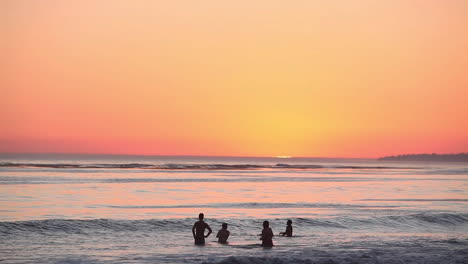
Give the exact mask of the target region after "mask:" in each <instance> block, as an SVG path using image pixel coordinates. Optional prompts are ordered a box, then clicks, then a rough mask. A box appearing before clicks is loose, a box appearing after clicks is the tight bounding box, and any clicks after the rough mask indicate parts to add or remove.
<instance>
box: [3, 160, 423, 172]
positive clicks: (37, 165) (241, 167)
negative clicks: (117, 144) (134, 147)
mask: <svg viewBox="0 0 468 264" xmlns="http://www.w3.org/2000/svg"><path fill="white" fill-rule="evenodd" d="M0 167H7V168H8V167H10V168H14V167H20V168H55V169H151V170H260V169H301V170H313V169H323V168H330V169H351V170H352V169H401V170H405V169H421V168H418V167H397V166H395V167H392V166H350V165H326V166H325V165H316V164H285V163H278V164H274V165H266V164H262V165H258V164H174V163H169V164H160V165H158V164H146V163H118V164H116V163H105V164H76V163H12V162H2V163H0Z"/></svg>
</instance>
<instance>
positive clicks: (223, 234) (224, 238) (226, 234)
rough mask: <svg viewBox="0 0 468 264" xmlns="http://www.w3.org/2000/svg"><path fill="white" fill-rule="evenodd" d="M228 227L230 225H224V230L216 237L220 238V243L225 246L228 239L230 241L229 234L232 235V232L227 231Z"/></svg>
mask: <svg viewBox="0 0 468 264" xmlns="http://www.w3.org/2000/svg"><path fill="white" fill-rule="evenodd" d="M227 226H228V225H227V224H226V223H223V225H222V229H220V230H219V231H218V234H217V235H216V237H217V238H218V242H219V243H223V244H226V243H227V239H228V237H229V234H230V232H229V231H228V230H227Z"/></svg>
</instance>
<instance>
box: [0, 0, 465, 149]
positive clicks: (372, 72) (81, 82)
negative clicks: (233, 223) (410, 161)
mask: <svg viewBox="0 0 468 264" xmlns="http://www.w3.org/2000/svg"><path fill="white" fill-rule="evenodd" d="M0 38H1V39H2V41H0V48H1V49H2V52H1V54H0V152H6V153H10V152H15V153H18V152H32V153H36V152H47V153H50V152H55V153H108V154H143V155H218V156H280V155H281V156H285V155H286V156H295V157H361V158H375V157H380V156H385V155H395V154H404V153H433V152H436V153H459V152H467V151H468V103H467V101H468V2H467V1H465V0H444V1H441V0H388V1H385V0H382V1H375V0H347V1H342V0H307V1H305V0H295V1H275V0H258V1H247V0H237V1H219V0H201V1H189V0H187V1H182V0H174V1H156V0H155V1H150V0H138V1H131V0H128V1H122V0H98V1H95V0H80V1H74V0H72V1H61V0H41V1H33V0H28V1H26V0H3V1H0Z"/></svg>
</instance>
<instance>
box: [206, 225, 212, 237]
mask: <svg viewBox="0 0 468 264" xmlns="http://www.w3.org/2000/svg"><path fill="white" fill-rule="evenodd" d="M206 228H207V229H208V234H206V236H205V237H208V236H209V235H210V234H211V232H213V230H211V227H210V226H209V225H208V224H207V225H206Z"/></svg>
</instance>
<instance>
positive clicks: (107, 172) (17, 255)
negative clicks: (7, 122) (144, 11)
mask: <svg viewBox="0 0 468 264" xmlns="http://www.w3.org/2000/svg"><path fill="white" fill-rule="evenodd" d="M173 159H174V158H173ZM206 159H207V158H206ZM165 161H166V160H163V161H152V164H165V163H164V162H165ZM242 161H243V163H242V164H245V163H248V162H249V161H248V160H242ZM8 162H18V161H17V160H14V161H8ZM21 162H23V163H24V162H25V161H21ZM27 162H29V163H32V161H27ZM34 162H35V163H41V162H47V163H51V160H47V161H41V160H35V161H34ZM86 162H88V163H92V164H103V163H106V164H109V163H112V162H115V163H117V162H121V161H112V160H109V159H108V160H105V161H104V160H88V161H85V163H86ZM122 162H124V163H125V162H126V163H130V162H128V161H122ZM132 162H134V163H143V162H148V161H147V160H146V161H145V160H143V161H141V160H140V161H139V160H132ZM184 162H187V161H186V160H175V161H174V160H173V163H176V164H183V163H184ZM197 162H198V163H197ZM203 162H205V163H206V164H213V163H215V162H213V161H211V162H207V161H206V160H203V161H196V162H194V161H193V160H192V161H190V164H193V163H197V164H204V163H203ZM216 162H218V163H220V161H219V160H216ZM222 162H224V163H227V164H229V165H230V166H232V165H233V164H234V165H235V164H236V162H238V161H237V160H234V161H226V160H223V161H222ZM250 162H251V163H252V164H255V166H258V165H259V164H260V165H262V168H261V169H258V168H255V169H242V170H235V169H227V170H220V169H212V168H210V169H206V170H205V169H200V168H198V169H169V170H161V169H147V168H132V169H127V168H118V169H116V168H105V169H102V168H101V169H97V168H75V167H74V168H71V169H70V168H50V167H45V168H44V167H8V166H4V167H1V168H0V221H3V222H1V223H0V233H1V234H2V238H0V239H1V240H0V242H1V246H0V255H2V256H4V258H5V260H6V262H7V263H8V262H11V263H14V262H17V263H28V262H31V263H34V262H42V263H45V262H64V263H73V262H80V263H81V262H83V263H88V262H89V263H104V262H109V263H119V262H120V263H184V262H191V263H201V262H205V261H207V262H217V261H220V260H222V259H223V258H225V257H228V256H232V257H233V258H235V259H228V260H226V261H227V263H229V261H231V262H233V263H236V261H238V262H248V261H250V260H248V259H243V258H244V257H252V258H267V259H270V258H283V257H284V255H285V254H286V255H287V256H288V257H293V258H297V259H296V262H297V263H302V262H301V261H302V260H304V259H314V260H317V261H321V260H324V261H325V260H327V259H334V260H336V261H337V262H338V263H339V262H340V261H342V260H346V259H348V260H349V259H351V260H354V261H356V262H357V263H375V262H382V263H386V261H387V260H388V261H390V262H391V261H392V257H395V255H398V256H400V257H401V258H400V257H399V259H400V260H401V261H403V262H411V261H410V260H414V259H412V258H413V256H414V254H420V257H421V258H420V261H426V262H427V263H438V262H441V263H443V262H444V261H445V262H446V261H449V262H447V263H451V262H452V263H454V262H456V261H458V260H459V259H464V258H466V257H467V253H466V251H463V250H462V249H463V248H466V247H467V246H468V235H467V232H466V230H468V195H467V192H468V190H467V186H468V177H467V176H468V173H467V169H466V166H464V165H463V164H462V165H460V164H455V165H453V164H448V165H447V164H437V165H433V166H427V165H424V166H421V164H405V165H404V166H400V167H398V168H397V167H396V166H397V165H394V164H390V165H389V164H378V163H376V162H375V161H368V162H367V163H366V161H362V160H361V161H359V162H356V161H352V162H347V163H346V164H342V163H340V162H343V161H339V162H337V161H323V160H321V161H314V162H313V163H311V164H310V165H314V166H315V167H314V168H313V169H308V168H306V169H298V168H297V167H295V168H294V169H291V166H283V167H282V168H277V167H276V168H272V167H268V164H273V165H274V163H271V161H270V160H269V159H267V160H254V161H250ZM283 162H284V160H283ZM287 162H288V163H294V162H297V164H300V165H301V166H303V165H304V164H306V165H307V164H309V163H307V161H304V160H297V161H295V160H294V159H288V160H287ZM57 163H58V162H57ZM62 163H74V164H81V163H83V161H81V163H80V161H71V160H68V161H64V162H62ZM265 164H266V165H265ZM293 165H294V164H293ZM203 166H204V165H203ZM357 166H360V167H357ZM363 166H364V167H365V168H363ZM303 167H304V166H303ZM370 167H372V168H370ZM375 167H378V168H375ZM435 171H437V172H439V173H435ZM455 172H457V173H455ZM200 212H204V213H205V216H206V221H207V222H208V223H209V224H210V225H211V227H212V228H213V231H214V234H216V232H217V230H219V229H220V228H221V223H222V222H228V223H229V229H230V231H231V237H230V238H229V240H230V244H229V245H228V246H223V245H219V244H217V243H216V242H215V241H216V238H215V237H214V236H212V237H210V238H209V239H208V244H207V246H205V247H201V248H200V247H193V245H192V244H193V241H192V237H191V231H190V229H191V226H192V224H193V222H194V221H195V220H196V217H197V216H198V213H200ZM287 219H292V220H293V226H294V233H295V234H296V235H297V236H296V237H294V238H284V237H278V236H277V237H275V245H277V246H276V247H275V248H274V249H273V250H269V251H266V250H263V249H261V248H259V247H257V244H258V243H259V240H258V237H257V235H258V233H260V231H261V223H262V222H263V220H270V223H271V227H272V229H273V230H274V233H275V234H278V233H279V232H280V231H284V228H285V225H286V220H287ZM383 249H385V250H383ZM427 252H433V253H430V254H429V253H427ZM463 252H465V253H463ZM363 256H364V257H363ZM397 260H398V259H397ZM252 261H253V260H252ZM252 261H251V262H252ZM278 261H280V260H278ZM304 261H305V260H304ZM365 261H367V262H365ZM418 261H419V260H418ZM390 262H389V263H390ZM278 263H280V262H278ZM304 263H306V262H304ZM415 263H424V262H417V261H416V262H415Z"/></svg>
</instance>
